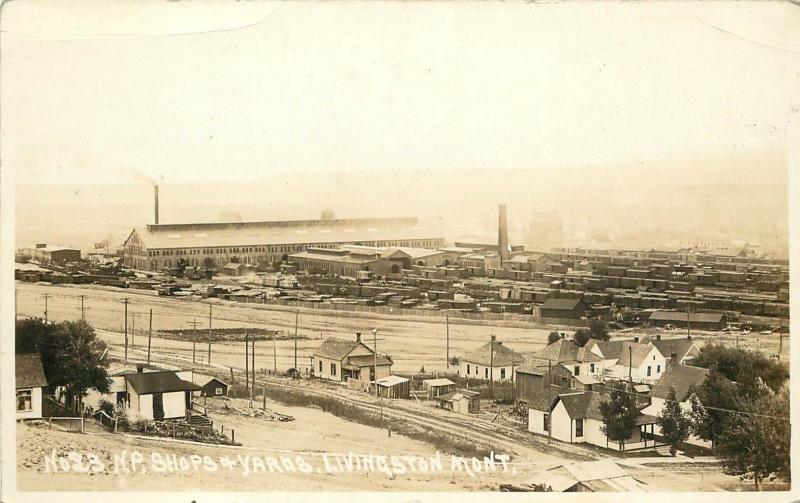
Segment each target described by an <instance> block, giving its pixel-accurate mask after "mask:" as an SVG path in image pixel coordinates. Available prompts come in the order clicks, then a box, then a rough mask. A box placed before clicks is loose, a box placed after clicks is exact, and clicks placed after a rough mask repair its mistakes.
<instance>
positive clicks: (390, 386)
mask: <svg viewBox="0 0 800 503" xmlns="http://www.w3.org/2000/svg"><path fill="white" fill-rule="evenodd" d="M373 383H374V382H373ZM377 385H378V395H380V396H382V397H384V398H408V397H409V394H410V391H411V380H410V379H406V378H405V377H400V376H392V375H390V376H386V377H384V378H381V379H378V382H377ZM373 391H374V388H373Z"/></svg>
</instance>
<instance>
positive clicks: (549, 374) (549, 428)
mask: <svg viewBox="0 0 800 503" xmlns="http://www.w3.org/2000/svg"><path fill="white" fill-rule="evenodd" d="M550 365H551V360H547V443H548V444H549V443H550V441H551V440H552V439H553V433H552V432H553V417H552V416H551V414H550V412H551V411H550V405H551V404H552V395H551V392H552V389H553V387H552V386H551V384H552V382H553V374H552V368H551V366H550Z"/></svg>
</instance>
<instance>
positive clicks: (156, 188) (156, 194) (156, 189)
mask: <svg viewBox="0 0 800 503" xmlns="http://www.w3.org/2000/svg"><path fill="white" fill-rule="evenodd" d="M154 190H155V204H156V221H155V224H156V225H158V185H156V186H155V187H154Z"/></svg>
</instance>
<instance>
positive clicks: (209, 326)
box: [207, 305, 213, 365]
mask: <svg viewBox="0 0 800 503" xmlns="http://www.w3.org/2000/svg"><path fill="white" fill-rule="evenodd" d="M212 307H213V306H210V305H209V306H208V362H207V363H208V365H211V308H212Z"/></svg>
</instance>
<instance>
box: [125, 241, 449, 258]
mask: <svg viewBox="0 0 800 503" xmlns="http://www.w3.org/2000/svg"><path fill="white" fill-rule="evenodd" d="M343 244H346V243H310V244H294V245H271V246H250V247H231V248H190V249H173V250H148V252H147V256H148V257H172V256H180V255H222V254H226V253H295V252H299V251H303V250H305V249H306V248H336V247H339V246H342V245H343ZM356 244H364V245H372V246H404V247H420V248H426V247H436V246H441V245H442V244H443V243H442V242H441V240H433V239H431V240H421V241H377V242H375V241H373V242H369V243H366V242H365V243H356ZM128 252H129V254H131V255H140V254H141V248H140V247H138V246H129V247H128Z"/></svg>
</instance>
